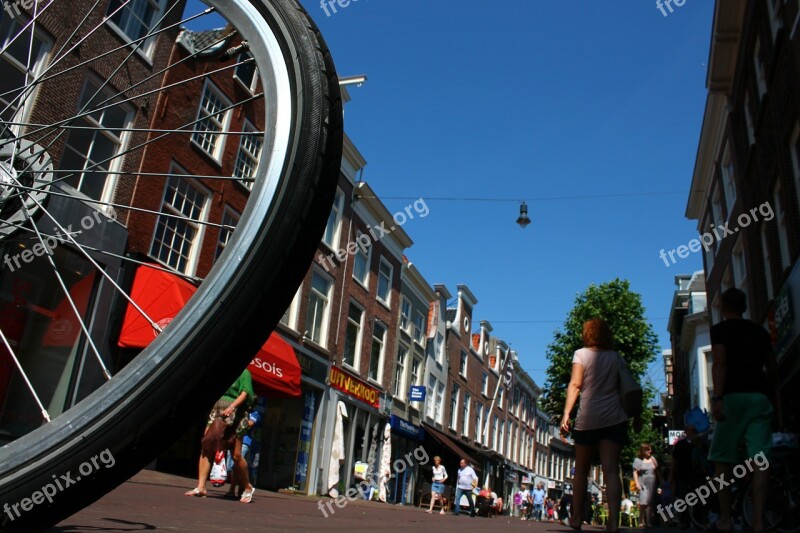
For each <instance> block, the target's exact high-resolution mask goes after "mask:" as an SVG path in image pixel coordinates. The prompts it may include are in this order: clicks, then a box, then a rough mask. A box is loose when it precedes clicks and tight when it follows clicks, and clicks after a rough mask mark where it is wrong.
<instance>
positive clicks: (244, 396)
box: [185, 369, 253, 498]
mask: <svg viewBox="0 0 800 533" xmlns="http://www.w3.org/2000/svg"><path fill="white" fill-rule="evenodd" d="M252 398H253V378H252V376H251V375H250V371H249V370H247V369H245V370H244V372H242V374H241V375H240V376H239V378H238V379H237V380H236V382H234V384H233V385H231V386H230V388H228V390H227V391H226V392H225V394H223V395H222V398H220V399H219V400H218V401H217V403H215V404H214V407H213V408H212V409H211V412H210V413H209V415H208V424H207V425H206V432H205V434H204V436H203V446H202V451H201V452H200V461H199V464H198V467H197V470H198V476H197V486H196V487H195V488H193V489H192V490H189V491H187V492H186V493H185V494H186V496H197V497H202V498H205V497H206V480H207V479H208V474H209V473H210V472H211V463H212V462H213V460H214V456H215V455H216V452H217V451H218V450H223V451H224V450H225V446H226V445H225V442H226V441H227V440H228V437H230V436H231V434H232V433H233V432H234V431H235V430H236V428H237V427H238V426H239V424H240V423H241V421H242V418H243V417H244V411H245V410H244V406H245V405H247V402H249V401H250V400H251V399H252ZM215 422H216V423H215ZM212 426H213V428H214V430H213V431H212V430H211V429H212ZM217 428H219V429H217ZM249 487H250V488H249V490H250V497H251V498H252V490H253V487H252V485H250V486H249Z"/></svg>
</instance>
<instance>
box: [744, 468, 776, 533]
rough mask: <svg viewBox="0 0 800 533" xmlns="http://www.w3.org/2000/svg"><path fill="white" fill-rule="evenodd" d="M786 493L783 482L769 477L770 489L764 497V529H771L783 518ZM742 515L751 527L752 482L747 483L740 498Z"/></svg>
mask: <svg viewBox="0 0 800 533" xmlns="http://www.w3.org/2000/svg"><path fill="white" fill-rule="evenodd" d="M785 496H786V494H785V492H784V488H783V483H781V482H780V480H778V479H777V478H774V477H770V490H769V494H767V497H766V498H765V499H764V529H765V530H766V531H773V530H775V529H777V526H778V524H780V522H781V520H783V510H784V508H785V506H786V498H785ZM742 516H743V517H744V521H745V523H746V524H747V525H748V527H751V528H752V527H753V484H752V483H749V484H748V486H747V490H746V491H745V493H744V498H743V500H742Z"/></svg>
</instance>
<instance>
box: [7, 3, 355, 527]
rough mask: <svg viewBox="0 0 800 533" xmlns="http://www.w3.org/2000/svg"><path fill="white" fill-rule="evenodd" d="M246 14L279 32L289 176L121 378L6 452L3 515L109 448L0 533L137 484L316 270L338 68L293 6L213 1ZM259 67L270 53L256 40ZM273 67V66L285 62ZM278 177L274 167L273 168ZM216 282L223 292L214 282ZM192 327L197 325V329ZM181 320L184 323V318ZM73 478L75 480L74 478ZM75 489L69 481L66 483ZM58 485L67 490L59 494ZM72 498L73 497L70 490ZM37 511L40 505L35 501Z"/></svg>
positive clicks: (335, 126) (55, 518) (46, 521)
mask: <svg viewBox="0 0 800 533" xmlns="http://www.w3.org/2000/svg"><path fill="white" fill-rule="evenodd" d="M206 3H207V4H209V5H212V6H214V7H218V6H221V5H225V7H224V9H222V11H223V12H225V11H228V10H230V11H231V12H233V11H236V10H238V11H236V13H237V16H239V17H243V16H244V15H245V14H249V13H255V14H257V16H258V17H259V18H258V19H256V18H253V17H251V18H250V22H251V24H246V25H244V26H245V27H241V28H237V29H239V30H240V31H241V32H242V35H243V36H244V37H249V36H248V32H250V34H252V35H253V36H255V32H257V31H259V28H262V31H263V28H269V31H270V32H271V35H272V36H274V41H275V44H276V45H277V47H278V49H279V51H280V55H281V57H280V58H278V59H281V60H282V61H283V66H282V67H281V68H285V71H286V75H287V79H288V83H289V86H290V89H291V99H290V102H291V110H289V109H286V110H285V111H286V112H287V113H289V111H291V113H290V116H291V125H290V130H289V135H288V142H287V149H286V155H285V157H284V159H283V161H282V164H280V166H279V168H278V170H279V177H278V179H277V181H276V182H274V183H271V184H270V185H269V187H270V190H267V185H266V184H265V185H262V186H256V187H254V188H253V190H252V192H251V198H253V196H255V201H254V202H252V203H251V204H250V205H249V206H248V208H247V209H246V210H245V213H244V214H243V216H242V220H241V221H240V224H239V226H238V227H237V231H236V234H235V235H234V238H233V240H232V241H231V242H230V243H229V244H228V246H227V247H226V250H225V257H227V258H228V260H227V261H218V262H217V264H216V265H215V266H214V267H213V268H212V270H211V272H210V273H209V275H208V276H207V277H206V283H204V284H203V285H202V286H201V287H200V289H199V290H198V291H197V294H196V295H195V297H194V298H193V299H192V300H191V301H190V302H189V303H188V304H187V306H186V307H185V308H184V310H183V311H181V313H180V314H179V315H178V317H176V319H175V320H174V321H173V323H172V324H171V325H170V327H169V328H168V329H166V330H164V332H163V333H162V334H161V335H159V337H158V338H157V339H156V341H154V342H153V343H152V344H151V345H150V346H149V347H148V348H146V349H145V350H144V351H143V352H142V353H141V354H140V355H139V356H138V357H137V358H135V359H134V360H133V361H132V362H131V363H129V364H128V365H127V366H126V367H125V368H124V369H123V370H122V371H121V372H120V373H119V374H117V375H116V376H114V377H113V378H112V379H111V380H110V381H108V382H107V383H105V384H104V385H103V386H101V387H100V388H99V389H98V390H96V391H95V392H93V393H92V394H90V395H89V396H88V397H87V398H85V399H84V400H82V401H81V402H80V403H78V404H77V405H76V406H74V407H73V408H72V409H70V410H68V411H66V412H65V413H64V414H62V415H61V416H59V417H57V418H55V419H54V420H53V421H52V422H50V423H48V424H45V425H43V426H42V427H40V428H38V429H36V430H35V431H33V432H31V433H28V434H27V435H24V436H22V437H20V438H19V439H17V440H15V441H13V442H11V443H9V444H7V445H5V446H3V447H2V448H0V506H3V508H6V506H8V505H13V504H14V503H17V504H19V503H20V502H21V501H22V500H23V499H25V498H29V499H30V498H31V496H32V495H33V494H34V493H36V492H37V491H41V489H42V488H43V487H44V486H46V485H50V484H53V482H54V480H57V477H58V476H60V475H63V474H65V473H66V474H74V473H77V472H79V471H80V472H82V470H81V469H80V467H81V466H82V465H84V464H85V463H87V462H91V460H92V459H94V460H95V463H96V462H97V456H98V454H99V452H101V451H105V450H108V451H109V452H110V453H111V455H112V456H113V458H114V466H113V467H112V468H97V469H95V470H94V471H93V472H92V473H91V474H90V475H87V476H86V477H85V478H84V479H82V480H81V482H80V485H79V487H77V488H71V487H69V486H67V487H64V489H63V490H60V491H59V492H58V493H57V494H56V495H54V496H53V497H52V498H51V499H50V501H46V500H45V501H43V502H42V503H38V504H37V505H34V506H33V508H32V509H31V510H29V511H27V512H24V513H23V514H22V515H21V516H18V517H15V518H14V517H12V515H10V514H8V513H4V512H1V511H0V512H1V514H0V516H1V517H2V521H0V531H3V532H6V531H35V530H40V529H42V528H45V527H47V526H50V525H52V524H55V523H57V522H59V521H61V520H62V519H64V518H65V517H67V516H69V515H71V514H73V513H74V512H76V511H77V510H79V509H81V508H83V507H85V506H87V505H89V504H91V503H92V502H94V501H96V500H97V499H99V498H100V497H101V496H102V495H104V494H106V493H107V492H108V491H110V490H112V489H113V488H114V487H116V486H118V485H119V484H121V483H123V482H124V481H125V480H127V479H129V478H130V477H131V476H132V475H133V474H135V473H136V472H138V471H139V470H140V469H141V468H143V467H144V466H145V465H146V464H148V463H149V462H150V461H151V460H152V459H153V458H154V457H155V456H156V455H157V454H158V453H159V452H161V451H163V450H164V449H165V448H166V447H168V446H169V445H170V444H171V442H173V440H174V439H176V438H177V437H178V436H180V435H181V434H182V433H183V432H185V431H186V430H187V429H188V428H189V427H191V425H192V424H193V423H195V422H196V421H197V417H196V415H198V414H199V413H201V412H203V411H207V409H208V407H209V406H210V405H211V404H213V402H214V401H215V400H216V399H218V398H219V397H220V396H221V395H222V393H223V392H224V391H225V390H226V389H227V387H228V385H229V384H230V383H232V382H233V381H234V380H235V379H236V377H237V376H238V375H239V374H240V373H241V371H242V369H243V368H245V367H246V366H247V364H248V363H249V361H250V359H251V358H252V354H254V353H256V351H257V350H258V348H259V347H260V346H261V344H262V343H263V341H264V339H265V337H266V336H267V335H268V334H269V332H270V331H271V330H272V329H273V328H274V326H275V325H276V324H277V323H278V320H279V319H280V317H281V316H282V314H283V312H284V310H285V308H286V307H288V305H289V303H290V302H291V299H292V297H293V296H294V292H295V289H296V287H297V286H298V285H299V283H300V281H301V280H302V278H303V276H304V275H305V273H306V272H307V270H308V267H309V265H310V264H311V261H312V258H313V254H314V252H315V250H316V247H317V244H318V242H319V239H320V237H321V235H322V231H323V229H324V227H325V223H326V221H327V217H328V214H329V212H330V208H331V206H332V204H333V197H334V193H335V190H336V184H337V181H338V176H339V172H340V166H341V154H342V142H343V116H342V107H341V106H342V104H341V97H340V92H339V85H338V79H337V76H336V72H335V68H334V64H333V60H332V58H331V55H330V52H329V50H328V48H327V46H326V44H325V42H324V40H323V38H322V36H321V35H320V33H319V30H318V29H317V27H316V25H315V24H314V23H313V21H312V20H311V19H310V17H309V16H308V14H307V13H306V11H305V10H304V9H303V8H302V7H301V6H300V5H299V4H298V3H297V2H295V1H294V0H240V1H233V0H227V1H226V2H224V3H223V2H220V1H217V0H208V1H207V2H206ZM250 44H251V51H252V53H253V55H254V56H256V57H257V58H258V57H259V56H261V57H262V58H263V54H265V53H267V52H268V48H267V46H266V45H262V44H260V43H258V42H257V39H250ZM275 59H276V58H274V57H272V58H269V60H275ZM273 170H274V169H273ZM215 280H221V281H224V283H213V281H215ZM187 317H188V318H190V319H187ZM178 318H183V320H178ZM73 479H74V478H73ZM65 483H66V480H65ZM59 487H60V485H59ZM70 488H71V490H70ZM35 503H36V502H35Z"/></svg>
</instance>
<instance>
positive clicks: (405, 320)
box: [400, 296, 411, 336]
mask: <svg viewBox="0 0 800 533" xmlns="http://www.w3.org/2000/svg"><path fill="white" fill-rule="evenodd" d="M400 330H401V331H404V332H405V333H408V334H409V336H411V334H410V331H411V301H409V299H408V298H406V297H405V296H400Z"/></svg>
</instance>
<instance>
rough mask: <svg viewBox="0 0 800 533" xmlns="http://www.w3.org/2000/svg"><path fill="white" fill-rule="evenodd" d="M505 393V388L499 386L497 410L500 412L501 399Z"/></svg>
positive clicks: (501, 407)
mask: <svg viewBox="0 0 800 533" xmlns="http://www.w3.org/2000/svg"><path fill="white" fill-rule="evenodd" d="M505 391H506V389H505V387H503V386H502V385H500V388H499V389H498V393H497V408H498V409H500V410H501V411H502V410H503V399H504V397H505Z"/></svg>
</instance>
